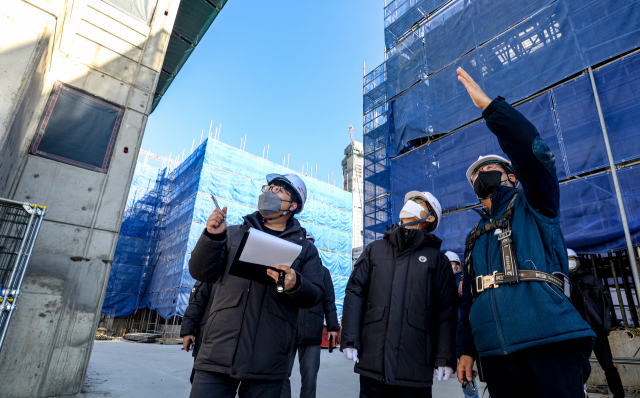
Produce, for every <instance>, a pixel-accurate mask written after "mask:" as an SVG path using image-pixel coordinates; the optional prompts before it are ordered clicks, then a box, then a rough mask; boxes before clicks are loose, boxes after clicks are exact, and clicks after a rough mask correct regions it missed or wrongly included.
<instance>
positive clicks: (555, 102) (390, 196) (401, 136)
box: [364, 0, 640, 253]
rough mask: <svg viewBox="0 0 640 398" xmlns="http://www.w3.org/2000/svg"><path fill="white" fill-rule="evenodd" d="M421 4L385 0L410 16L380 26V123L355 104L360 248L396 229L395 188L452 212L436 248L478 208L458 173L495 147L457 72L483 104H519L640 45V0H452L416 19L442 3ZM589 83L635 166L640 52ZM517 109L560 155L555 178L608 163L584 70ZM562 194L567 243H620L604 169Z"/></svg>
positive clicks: (452, 241)
mask: <svg viewBox="0 0 640 398" xmlns="http://www.w3.org/2000/svg"><path fill="white" fill-rule="evenodd" d="M394 3H397V4H396V5H394ZM421 4H422V3H421V2H420V1H413V0H411V1H407V2H402V1H396V2H393V3H390V5H391V6H393V7H396V8H397V9H400V8H401V7H400V5H402V7H405V8H402V9H401V10H400V11H399V13H397V14H396V15H395V16H392V18H391V20H390V19H387V24H386V29H385V33H386V39H387V46H388V47H389V50H388V52H387V60H386V62H385V64H383V65H381V66H380V67H379V68H378V69H380V70H382V69H384V71H385V74H384V76H383V75H381V74H379V76H381V78H380V81H379V82H378V85H377V86H380V87H381V86H383V85H384V86H385V87H386V89H387V95H386V98H387V100H388V102H387V103H386V105H387V111H388V114H387V118H386V119H385V121H386V123H385V124H382V125H379V126H376V125H372V123H371V121H372V120H374V116H375V115H374V113H373V110H375V108H370V107H369V108H367V107H366V106H365V109H364V110H365V126H364V130H365V131H364V133H365V134H364V143H365V186H364V188H365V189H364V196H365V216H364V217H365V220H364V221H365V223H364V225H365V226H364V228H365V231H364V235H365V244H367V243H370V242H371V241H372V240H375V239H379V238H381V237H382V234H383V233H384V231H385V229H386V227H387V226H389V225H391V224H392V223H396V222H398V219H397V215H398V213H399V211H400V208H401V207H402V202H403V198H404V194H405V193H406V191H407V190H410V189H419V190H428V191H430V192H432V193H434V194H435V195H436V197H438V198H439V199H440V202H441V204H442V206H443V208H444V209H445V210H448V211H450V212H452V213H450V214H447V215H446V216H445V217H444V218H443V220H442V224H441V227H440V229H439V230H438V234H439V235H440V236H441V237H443V238H444V241H445V244H444V246H443V249H446V250H453V251H455V252H458V253H461V252H462V250H463V243H464V242H463V241H464V237H465V236H466V233H467V232H468V231H469V230H470V229H471V228H472V227H473V225H475V223H476V222H477V221H478V216H477V215H476V214H475V213H474V212H473V211H471V210H464V211H459V210H457V209H459V208H465V207H468V206H470V205H474V204H476V203H477V199H476V198H475V195H474V193H473V190H472V188H471V186H470V185H469V183H468V182H467V180H466V177H465V171H466V169H467V167H468V165H469V164H471V163H472V162H473V161H474V160H476V159H477V157H478V156H480V155H486V154H489V153H495V154H500V155H503V153H502V151H501V149H500V147H499V145H498V143H497V140H496V139H495V137H494V136H493V135H492V134H491V133H490V132H489V131H488V129H487V128H486V125H485V124H484V121H483V120H482V119H481V112H480V110H478V109H477V108H476V107H475V106H474V105H473V103H472V102H471V101H470V98H469V96H468V93H467V92H466V90H465V89H464V87H463V86H462V84H460V83H459V82H458V80H457V74H456V68H457V67H458V66H461V67H463V68H464V69H465V70H467V72H469V73H470V74H471V75H472V77H473V78H474V79H475V80H476V82H478V84H480V86H481V87H482V88H483V89H484V90H485V91H486V92H487V93H488V94H489V95H490V96H497V95H502V96H504V97H505V98H506V99H507V100H508V101H509V102H515V101H518V100H522V99H525V98H526V97H527V96H530V95H531V94H534V93H537V92H540V91H542V90H544V89H545V88H547V87H550V86H554V85H557V82H559V81H562V80H563V79H565V78H567V77H570V76H572V75H575V74H576V73H578V72H580V71H583V70H585V69H586V68H587V67H588V66H593V65H597V64H598V63H600V62H602V61H605V60H608V59H610V58H614V57H616V56H618V55H619V54H622V53H624V52H627V51H630V50H632V49H634V48H637V46H638V44H639V43H640V20H639V19H638V16H640V5H639V4H638V1H624V2H623V1H604V0H592V1H577V0H556V1H552V2H550V1H532V2H519V1H513V0H498V1H474V0H466V1H464V0H456V1H451V2H448V3H447V4H446V6H445V7H442V8H440V9H439V10H438V11H437V12H436V13H434V14H432V15H429V17H428V18H424V16H425V15H428V14H429V13H432V12H433V10H435V9H436V8H438V7H437V6H435V7H434V8H431V9H430V10H426V9H421V8H420V7H421ZM387 9H389V10H390V9H391V8H389V7H387ZM412 9H413V11H411V10H412ZM411 12H414V14H411ZM416 12H417V13H416ZM388 15H391V14H390V13H386V14H385V17H387V16H388ZM407 15H409V17H408V19H407V20H406V21H403V20H402V18H405V16H407ZM412 18H413V19H412ZM409 20H410V22H407V21H409ZM394 24H395V25H394ZM398 26H403V28H397V27H398ZM412 26H413V28H414V29H413V30H411V31H409V32H407V30H408V29H409V28H410V27H412ZM394 29H396V30H395V31H393V32H392V30H394ZM402 29H404V30H402ZM394 32H395V33H394ZM390 33H393V35H390ZM390 38H391V39H392V41H389V39H390ZM382 77H384V78H386V82H385V81H382V80H381V79H382ZM594 77H595V81H596V85H597V87H598V93H599V96H600V101H601V104H602V110H603V114H604V119H605V123H606V127H607V131H608V134H609V140H610V143H611V149H612V152H613V158H614V161H615V163H616V164H621V163H624V162H629V161H632V160H635V159H637V158H639V157H640V137H639V135H640V130H638V129H637V126H638V125H639V124H640V109H638V108H640V56H639V55H636V54H634V55H631V56H627V57H625V58H622V59H619V60H617V61H616V62H613V63H611V64H609V65H606V66H604V67H602V68H599V69H596V70H595V71H594ZM369 80H371V78H369ZM366 103H367V100H365V104H366ZM381 106H382V105H378V107H379V108H380V107H381ZM517 108H518V110H519V111H520V112H522V113H523V114H524V115H525V116H526V117H527V118H528V119H529V120H531V121H532V123H533V124H534V125H535V126H536V127H537V129H538V131H539V133H540V135H541V136H542V138H543V139H544V140H545V142H546V143H547V144H548V145H549V147H550V149H551V151H552V152H553V154H554V155H555V158H556V172H557V175H558V179H559V180H560V181H565V180H568V179H569V178H573V177H575V176H580V175H584V174H585V173H592V172H595V171H598V170H603V169H605V168H607V167H608V166H609V161H608V159H607V155H606V148H605V145H604V139H603V136H602V130H601V127H600V122H599V118H598V113H597V109H596V106H595V100H594V94H593V90H592V88H591V83H590V80H589V76H588V75H583V76H580V77H577V78H575V79H573V80H569V81H567V82H566V83H564V84H562V85H559V86H556V87H554V88H553V89H551V90H549V91H548V92H545V93H542V94H541V95H538V96H537V97H535V98H533V99H531V100H529V101H526V102H524V103H522V104H520V105H519V106H518V107H517ZM372 109H373V110H372ZM474 120H477V122H476V123H473V124H469V123H470V122H473V121H474ZM465 125H466V127H464V128H461V126H465ZM456 129H458V130H457V131H455V130H456ZM452 131H455V132H454V133H452V134H451V132H452ZM442 135H444V138H442ZM635 173H636V169H635V168H623V169H622V170H620V171H619V178H620V181H621V185H623V186H622V197H623V198H624V203H625V208H626V212H627V216H628V218H629V228H630V230H631V233H632V236H633V240H634V244H637V240H638V239H639V238H638V237H639V234H640V232H639V231H638V225H637V223H638V215H637V210H636V208H637V201H638V200H639V198H640V193H639V192H638V190H637V188H634V187H633V185H632V184H631V183H630V181H632V180H633V176H634V175H635ZM387 178H388V180H387ZM636 180H637V179H636ZM625 184H626V185H625ZM561 194H562V199H561V216H562V218H561V222H562V226H563V229H564V231H565V235H566V237H567V243H568V245H569V246H572V247H574V248H579V249H580V250H581V251H591V252H594V251H595V252H601V251H606V250H612V249H614V248H615V249H617V248H622V247H624V246H625V243H624V236H623V230H622V224H621V220H620V214H619V210H618V206H617V201H616V196H615V192H614V190H613V185H612V180H611V177H610V175H608V174H597V175H594V176H591V177H588V178H580V179H578V180H576V181H570V182H566V183H563V184H562V185H561ZM367 237H368V238H367ZM583 237H584V239H582V238H583Z"/></svg>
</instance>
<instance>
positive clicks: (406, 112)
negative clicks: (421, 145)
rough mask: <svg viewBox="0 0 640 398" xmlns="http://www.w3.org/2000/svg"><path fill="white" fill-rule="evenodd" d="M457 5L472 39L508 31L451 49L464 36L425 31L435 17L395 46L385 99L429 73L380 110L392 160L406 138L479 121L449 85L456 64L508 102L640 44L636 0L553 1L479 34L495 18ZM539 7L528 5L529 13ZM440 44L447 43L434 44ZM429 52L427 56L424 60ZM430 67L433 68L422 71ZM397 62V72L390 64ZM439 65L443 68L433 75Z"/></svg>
mask: <svg viewBox="0 0 640 398" xmlns="http://www.w3.org/2000/svg"><path fill="white" fill-rule="evenodd" d="M460 2H461V4H462V8H460V10H461V11H460V12H461V13H463V11H464V9H465V8H470V9H471V10H472V11H473V10H480V11H478V12H475V11H474V12H472V11H469V12H470V14H469V15H467V17H466V18H472V19H473V24H472V27H473V29H474V30H473V32H474V34H475V35H476V36H477V37H480V36H478V35H479V34H480V33H478V32H481V34H482V35H489V34H491V32H498V31H501V29H503V28H505V29H506V28H509V26H511V25H512V23H514V22H515V23H516V25H515V26H512V27H510V28H509V29H508V30H506V31H505V32H504V33H502V34H500V35H498V36H496V37H494V38H492V39H491V40H489V41H488V42H482V41H479V40H485V39H486V37H485V36H482V39H478V40H475V43H474V40H470V41H469V42H468V43H467V44H465V45H464V46H461V47H459V46H458V44H456V43H458V41H460V40H462V39H461V37H465V36H464V35H460V34H459V32H458V31H457V30H456V29H457V28H460V26H457V25H456V24H453V25H452V26H449V25H448V24H447V23H445V22H443V23H442V24H441V25H442V26H444V27H443V28H439V29H435V30H432V31H430V30H429V29H428V25H429V24H434V23H435V21H436V20H437V19H438V18H435V19H434V21H431V22H429V24H427V25H425V27H421V28H420V29H421V30H422V32H421V33H415V32H414V33H411V34H410V35H409V36H407V38H406V39H404V40H403V42H404V41H410V42H411V43H409V44H410V45H403V44H402V43H400V44H398V45H397V46H396V47H398V50H395V49H392V50H390V51H389V52H388V54H389V59H388V61H387V64H388V65H387V67H386V74H387V84H386V87H387V99H392V97H394V96H396V95H397V94H398V93H400V92H401V91H402V90H405V89H407V88H409V87H410V86H411V85H412V84H415V82H417V81H419V80H420V79H421V77H422V76H424V75H425V74H427V75H429V77H427V78H424V79H423V80H421V83H418V84H415V85H414V86H413V87H411V88H410V89H409V90H408V91H407V92H406V93H404V94H403V95H401V96H400V97H397V98H396V99H393V100H392V101H391V104H390V106H389V107H388V109H389V121H390V132H391V143H392V144H391V153H392V154H393V156H395V155H398V154H399V153H401V152H402V150H403V149H404V148H405V146H406V145H407V144H408V142H409V141H410V140H412V139H415V138H419V137H424V136H429V135H432V134H440V133H447V132H449V131H451V130H454V129H455V128H457V127H459V126H461V125H464V124H465V123H468V122H470V121H472V120H474V119H476V118H479V117H480V112H479V111H478V110H477V109H476V108H475V107H474V106H473V104H472V103H471V101H470V99H469V96H468V94H467V92H466V90H465V89H464V87H463V86H462V84H460V83H459V82H458V80H457V74H456V68H457V67H458V66H460V67H462V68H464V69H465V70H466V71H467V72H468V73H469V74H470V75H471V76H472V77H473V78H474V79H475V80H476V82H477V83H478V84H479V85H480V86H481V87H482V88H483V89H484V90H485V92H487V93H488V94H489V95H490V96H496V95H502V96H503V97H505V98H506V99H507V100H508V101H510V102H514V101H518V100H521V99H523V98H526V97H527V96H529V95H532V94H534V93H536V92H538V91H540V90H542V89H544V88H546V87H549V86H551V85H553V84H555V83H556V82H558V81H560V80H562V79H564V78H567V77H569V76H572V75H574V74H576V73H578V72H580V71H582V70H584V69H586V68H587V67H588V66H590V65H595V64H597V63H599V62H602V61H604V60H607V59H609V58H611V57H613V56H616V55H618V54H621V53H623V52H625V51H629V50H632V49H634V48H636V47H637V46H638V44H639V43H640V7H639V6H637V2H636V1H626V2H622V1H615V2H612V1H607V0H592V1H578V0H556V1H555V2H553V3H551V4H550V5H549V6H546V7H543V8H542V9H539V11H537V12H536V13H534V14H533V15H531V16H530V17H529V18H526V19H524V20H522V21H521V22H520V23H517V21H518V20H517V19H514V20H513V21H511V20H509V21H506V20H503V21H502V23H503V24H504V25H505V26H500V27H491V28H487V29H484V28H483V29H480V30H479V28H478V27H479V26H481V24H479V21H480V20H482V21H483V22H482V23H483V24H484V23H489V22H491V23H497V22H496V21H495V20H497V18H493V17H492V18H489V17H488V15H486V12H488V11H487V10H486V9H485V8H486V6H485V5H484V4H483V2H480V1H475V2H474V1H463V0H460ZM503 3H505V6H506V5H507V3H508V4H509V5H512V4H517V5H519V6H520V5H523V6H524V5H526V4H529V3H532V4H533V3H536V2H521V1H516V0H510V1H506V0H505V1H504V2H503ZM456 4H457V3H456ZM540 4H541V3H538V5H537V6H532V8H531V10H535V9H536V8H537V7H538V6H539V5H540ZM449 9H451V10H452V11H451V13H452V14H451V17H452V18H454V17H455V16H456V15H458V14H455V13H453V11H455V10H456V8H455V7H453V6H452V7H450V8H448V9H447V12H448V10H449ZM525 14H526V13H525ZM443 15H444V14H443ZM443 17H444V16H443ZM455 18H457V17H455ZM455 18H454V19H455ZM460 18H462V17H460ZM514 18H515V17H514ZM465 26H467V25H465ZM445 28H446V29H445ZM420 29H418V30H420ZM440 29H445V30H447V34H445V35H444V36H442V37H437V39H438V40H437V42H438V45H437V46H434V45H431V44H429V43H432V42H433V40H431V39H430V38H429V37H430V34H431V35H435V36H437V35H438V34H439V33H438V32H439V31H440ZM449 32H450V33H449ZM420 35H423V36H424V40H423V42H424V51H418V49H416V45H419V41H418V42H417V43H418V44H415V43H416V40H415V39H414V37H417V36H420ZM435 36H434V37H435ZM471 36H473V35H471ZM445 39H446V40H449V41H450V42H449V43H447V42H444V43H440V42H441V41H443V40H445ZM432 44H433V43H432ZM476 45H477V46H476ZM458 47H459V49H458ZM430 49H431V50H433V51H432V52H431V54H433V55H431V56H428V54H430ZM456 49H457V50H456ZM455 51H458V53H457V54H456V53H455ZM398 57H401V58H402V59H401V61H398V60H397V58H398ZM420 57H423V58H420ZM430 60H431V61H430ZM430 62H431V64H433V68H430ZM400 64H401V65H402V67H399V66H398V65H400ZM445 65H448V66H446V67H444V69H439V68H442V67H443V66H445Z"/></svg>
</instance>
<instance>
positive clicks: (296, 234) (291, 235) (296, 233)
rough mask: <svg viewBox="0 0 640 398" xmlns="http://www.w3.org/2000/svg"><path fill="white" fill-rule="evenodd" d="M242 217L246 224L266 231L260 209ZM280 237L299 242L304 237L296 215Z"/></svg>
mask: <svg viewBox="0 0 640 398" xmlns="http://www.w3.org/2000/svg"><path fill="white" fill-rule="evenodd" d="M242 218H243V219H244V225H246V226H248V227H251V228H255V229H257V230H259V231H263V232H264V224H263V222H262V216H261V215H260V212H259V211H256V212H254V213H251V214H247V215H246V216H244V217H242ZM278 237H279V238H280V239H285V240H288V241H290V242H298V241H301V240H303V239H304V230H303V228H302V226H301V225H300V222H299V221H298V220H297V219H296V218H295V217H291V218H290V219H289V221H288V222H287V227H286V228H285V230H284V231H282V233H280V235H279V236H278Z"/></svg>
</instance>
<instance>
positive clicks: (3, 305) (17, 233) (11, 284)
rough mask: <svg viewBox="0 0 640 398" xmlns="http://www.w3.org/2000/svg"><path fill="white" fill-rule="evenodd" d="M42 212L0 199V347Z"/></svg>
mask: <svg viewBox="0 0 640 398" xmlns="http://www.w3.org/2000/svg"><path fill="white" fill-rule="evenodd" d="M45 212H46V207H45V206H37V205H32V204H29V203H20V202H15V201H12V200H6V199H0V350H2V344H3V343H4V338H5V336H6V333H7V329H8V328H9V322H10V321H11V315H12V314H13V311H14V310H15V309H16V308H17V307H16V300H17V298H18V296H19V295H20V288H21V286H22V281H23V280H24V275H25V272H26V270H27V265H28V264H29V258H30V257H31V252H32V250H33V246H34V245H35V242H36V238H37V236H38V232H39V231H40V226H41V225H42V219H43V217H44V214H45Z"/></svg>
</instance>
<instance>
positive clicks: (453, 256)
mask: <svg viewBox="0 0 640 398" xmlns="http://www.w3.org/2000/svg"><path fill="white" fill-rule="evenodd" d="M444 255H445V256H447V258H448V259H449V261H457V262H458V263H459V262H460V257H458V255H457V254H455V253H454V252H446V253H445V254H444Z"/></svg>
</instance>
